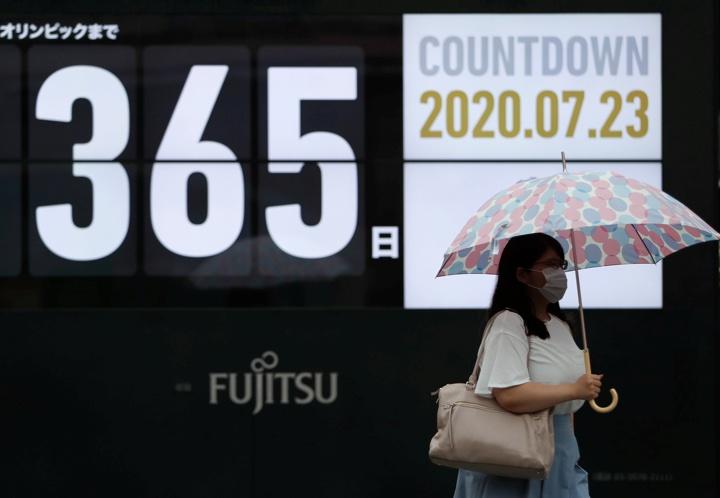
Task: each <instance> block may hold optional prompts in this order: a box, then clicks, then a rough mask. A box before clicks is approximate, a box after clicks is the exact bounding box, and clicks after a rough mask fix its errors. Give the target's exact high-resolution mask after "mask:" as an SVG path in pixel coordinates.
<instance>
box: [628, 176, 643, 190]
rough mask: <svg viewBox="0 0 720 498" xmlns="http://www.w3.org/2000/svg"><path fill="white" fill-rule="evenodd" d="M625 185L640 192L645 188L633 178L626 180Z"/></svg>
mask: <svg viewBox="0 0 720 498" xmlns="http://www.w3.org/2000/svg"><path fill="white" fill-rule="evenodd" d="M627 183H628V185H629V186H630V188H634V189H635V190H642V189H644V188H645V186H644V185H643V184H642V183H640V182H639V181H637V180H635V179H633V178H628V179H627Z"/></svg>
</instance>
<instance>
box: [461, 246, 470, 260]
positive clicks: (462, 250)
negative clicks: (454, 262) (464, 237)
mask: <svg viewBox="0 0 720 498" xmlns="http://www.w3.org/2000/svg"><path fill="white" fill-rule="evenodd" d="M472 249H473V248H472V247H467V248H465V249H460V250H459V251H458V257H459V258H464V257H465V256H467V255H468V254H470V251H472Z"/></svg>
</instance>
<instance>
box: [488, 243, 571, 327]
mask: <svg viewBox="0 0 720 498" xmlns="http://www.w3.org/2000/svg"><path fill="white" fill-rule="evenodd" d="M548 248H552V249H553V250H554V251H555V252H556V253H557V254H558V256H560V259H564V257H565V251H564V250H563V247H562V246H561V245H560V243H559V242H558V241H557V240H555V239H554V238H552V237H551V236H549V235H546V234H544V233H530V234H527V235H518V236H516V237H512V238H511V239H510V240H508V242H507V244H506V245H505V249H503V253H502V255H501V256H500V264H499V265H498V280H497V285H496V286H495V292H494V294H493V298H492V304H491V305H490V310H489V312H488V319H489V318H490V317H491V316H493V315H494V314H495V313H497V312H499V311H502V310H503V309H505V308H510V309H512V310H513V311H515V312H517V313H518V314H520V316H522V318H523V320H524V321H525V326H526V327H527V334H528V335H536V336H538V337H540V338H542V339H547V338H548V337H550V334H549V333H548V330H547V327H546V326H545V324H544V323H543V321H542V320H540V319H539V318H537V317H536V316H535V313H533V307H532V300H531V299H530V295H529V294H528V289H527V285H525V284H524V283H522V282H520V281H519V280H518V279H517V277H516V275H515V272H516V269H517V267H520V268H530V267H531V266H532V265H533V264H535V262H536V261H537V260H538V259H540V257H541V256H542V255H543V253H544V252H545V251H546V250H547V249H548ZM547 309H548V312H550V313H552V314H553V315H555V316H557V317H558V318H560V319H561V320H563V321H564V322H566V323H567V324H568V326H570V330H572V329H573V327H572V326H571V325H570V323H569V322H568V319H567V317H566V315H565V313H564V312H563V311H562V310H561V309H560V304H559V303H548V308H547Z"/></svg>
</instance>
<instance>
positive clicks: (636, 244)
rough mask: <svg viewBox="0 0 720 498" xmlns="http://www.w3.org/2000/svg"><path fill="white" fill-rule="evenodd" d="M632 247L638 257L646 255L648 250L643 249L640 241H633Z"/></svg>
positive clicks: (643, 246)
mask: <svg viewBox="0 0 720 498" xmlns="http://www.w3.org/2000/svg"><path fill="white" fill-rule="evenodd" d="M633 247H634V248H635V251H637V253H638V256H640V257H644V256H645V255H647V253H648V250H647V249H646V248H645V244H643V243H642V241H641V240H640V239H635V241H634V242H633Z"/></svg>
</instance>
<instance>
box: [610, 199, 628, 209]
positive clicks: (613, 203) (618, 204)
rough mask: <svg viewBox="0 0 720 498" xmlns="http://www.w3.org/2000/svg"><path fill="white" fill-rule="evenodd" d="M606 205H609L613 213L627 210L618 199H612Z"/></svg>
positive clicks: (625, 205) (624, 204) (622, 201)
mask: <svg viewBox="0 0 720 498" xmlns="http://www.w3.org/2000/svg"><path fill="white" fill-rule="evenodd" d="M608 204H610V207H611V208H613V209H614V210H615V211H625V210H626V209H627V204H626V203H625V201H624V200H622V199H620V198H619V197H613V198H612V199H610V200H609V201H608Z"/></svg>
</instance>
